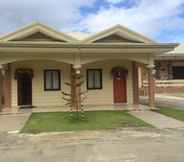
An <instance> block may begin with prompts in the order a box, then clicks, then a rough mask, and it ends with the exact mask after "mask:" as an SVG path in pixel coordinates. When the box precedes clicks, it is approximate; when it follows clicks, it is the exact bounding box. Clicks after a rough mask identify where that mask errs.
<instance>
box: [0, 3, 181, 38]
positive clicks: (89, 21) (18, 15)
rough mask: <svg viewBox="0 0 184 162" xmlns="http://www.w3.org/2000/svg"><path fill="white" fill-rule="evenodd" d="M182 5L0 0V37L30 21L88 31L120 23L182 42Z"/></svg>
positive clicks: (64, 29) (66, 29)
mask: <svg viewBox="0 0 184 162" xmlns="http://www.w3.org/2000/svg"><path fill="white" fill-rule="evenodd" d="M183 6H184V1H183V0H162V1H161V0H154V1H153V0H52V1H51V0H31V1H25V0H13V1H12V0H1V1H0V34H3V33H6V32H10V31H14V30H16V29H17V28H18V27H21V26H23V25H26V24H29V23H31V22H32V21H40V22H41V23H45V24H48V25H51V26H53V27H55V28H56V29H58V30H61V31H71V30H73V31H88V32H97V31H100V30H103V29H104V28H107V27H110V26H113V25H115V24H121V25H124V26H127V27H129V28H131V29H133V30H135V31H138V32H140V33H143V34H145V35H147V36H150V37H153V38H154V39H156V40H159V41H177V40H179V41H181V40H183V41H184V38H183V37H182V35H181V33H184V16H182V14H183V13H182V10H183ZM83 9H85V13H84V12H83ZM183 15H184V14H183ZM180 35H181V36H180Z"/></svg>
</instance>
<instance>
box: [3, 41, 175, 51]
mask: <svg viewBox="0 0 184 162" xmlns="http://www.w3.org/2000/svg"><path fill="white" fill-rule="evenodd" d="M178 45H179V44H177V43H146V44H143V43H95V44H94V43H59V42H58V43H56V42H54V43H51V42H44V43H43V42H34V43H33V42H0V48H16V47H22V48H27V47H29V48H111V49H112V48H115V49H117V48H118V49H136V48H139V49H150V48H153V49H155V48H160V49H170V50H173V49H174V48H176V47H177V46H178Z"/></svg>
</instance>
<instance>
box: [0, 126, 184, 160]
mask: <svg viewBox="0 0 184 162" xmlns="http://www.w3.org/2000/svg"><path fill="white" fill-rule="evenodd" d="M183 137H184V130H179V129H172V130H157V129H146V128H145V129H137V130H135V129H122V130H109V131H90V132H88V131H85V132H74V133H72V132H70V133H59V134H47V135H46V134H45V135H44V134H42V135H38V136H27V135H26V136H25V135H16V134H15V135H12V134H11V135H10V134H9V135H8V134H1V135H0V155H1V156H0V161H2V162H20V161H22V162H35V161H39V162H51V161H52V162H61V161H62V162H183V161H184V154H183V150H184V140H183Z"/></svg>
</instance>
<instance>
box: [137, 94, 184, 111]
mask: <svg viewBox="0 0 184 162" xmlns="http://www.w3.org/2000/svg"><path fill="white" fill-rule="evenodd" d="M140 103H141V104H148V97H144V96H141V97H140ZM183 105H184V98H183V97H176V96H171V95H170V96H169V95H164V94H163V95H162V94H159V95H158V94H157V95H156V106H157V107H173V108H176V109H181V110H184V106H183Z"/></svg>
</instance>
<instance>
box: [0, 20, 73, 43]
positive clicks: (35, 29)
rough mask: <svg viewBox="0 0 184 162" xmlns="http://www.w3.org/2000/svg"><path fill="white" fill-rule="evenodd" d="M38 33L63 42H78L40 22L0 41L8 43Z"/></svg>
mask: <svg viewBox="0 0 184 162" xmlns="http://www.w3.org/2000/svg"><path fill="white" fill-rule="evenodd" d="M36 32H41V33H43V34H45V35H48V36H49V37H52V38H54V39H58V40H61V41H66V42H76V41H77V40H76V39H75V38H73V37H71V36H68V35H66V34H64V33H61V32H59V31H56V30H55V29H53V28H51V27H48V26H46V25H43V24H40V23H38V22H35V23H32V24H31V25H28V26H26V27H23V28H20V29H18V30H17V31H15V32H13V33H10V34H7V35H5V36H3V37H1V38H0V41H2V42H7V41H11V40H14V39H21V38H25V37H27V36H29V35H32V34H34V33H36Z"/></svg>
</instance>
